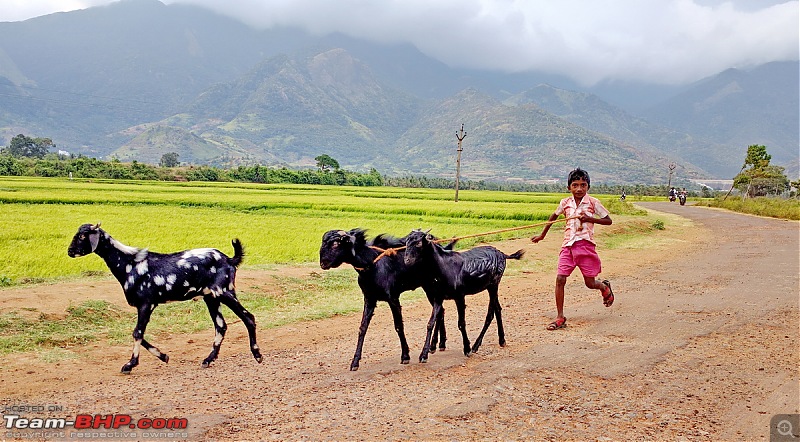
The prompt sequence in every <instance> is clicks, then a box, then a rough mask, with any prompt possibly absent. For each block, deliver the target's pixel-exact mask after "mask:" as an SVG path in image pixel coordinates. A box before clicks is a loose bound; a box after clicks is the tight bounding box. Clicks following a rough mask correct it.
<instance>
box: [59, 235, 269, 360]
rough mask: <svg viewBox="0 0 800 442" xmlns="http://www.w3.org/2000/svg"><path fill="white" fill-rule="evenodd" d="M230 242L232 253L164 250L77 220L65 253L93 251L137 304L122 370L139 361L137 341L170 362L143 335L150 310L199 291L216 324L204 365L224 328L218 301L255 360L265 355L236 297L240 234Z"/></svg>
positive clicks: (214, 356) (253, 323) (252, 320)
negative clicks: (238, 325)
mask: <svg viewBox="0 0 800 442" xmlns="http://www.w3.org/2000/svg"><path fill="white" fill-rule="evenodd" d="M232 244H233V250H234V256H233V257H232V258H231V257H228V256H226V255H225V254H224V253H222V252H220V251H219V250H217V249H192V250H186V251H183V252H177V253H169V254H162V253H155V252H150V251H148V250H147V249H139V248H135V247H129V246H126V245H125V244H122V243H121V242H119V241H117V240H115V239H114V238H112V237H111V235H109V234H108V233H106V232H105V231H104V230H103V229H101V228H100V224H99V223H98V224H96V225H93V224H84V225H82V226H80V228H79V229H78V232H77V233H76V234H75V237H74V238H72V243H71V244H70V245H69V249H68V251H67V254H68V255H69V256H70V257H72V258H75V257H78V256H86V255H90V254H91V253H96V254H97V255H99V256H100V257H101V258H103V260H104V261H105V262H106V265H108V268H109V269H110V270H111V273H113V274H114V277H116V278H117V280H118V281H119V283H120V284H121V285H122V290H123V292H124V293H125V299H126V300H127V301H128V304H130V305H131V306H133V307H136V310H137V313H138V319H137V322H136V328H134V329H133V355H132V356H131V360H130V361H129V362H128V363H127V364H125V365H123V366H122V372H123V373H130V372H131V370H132V369H133V367H136V366H137V365H139V350H140V347H144V348H145V349H147V350H148V351H149V352H150V353H152V354H154V355H155V356H156V357H157V358H158V359H161V360H162V361H164V362H169V356H167V355H166V353H161V351H159V350H158V349H157V348H156V347H154V346H153V345H151V344H150V343H149V342H147V341H146V340H145V339H144V333H145V329H146V328H147V323H148V322H149V321H150V314H151V313H152V312H153V310H154V309H155V308H156V306H157V305H159V304H163V303H165V302H169V301H186V300H189V299H192V298H194V297H197V296H202V297H203V300H204V301H205V303H206V306H207V307H208V312H209V314H210V315H211V320H212V322H213V323H214V328H215V329H216V338H215V339H214V344H213V345H212V348H211V354H209V355H208V357H207V358H205V360H203V367H208V366H209V365H210V364H211V363H212V362H214V361H215V360H216V359H217V356H218V355H219V349H220V346H221V345H222V340H223V339H224V338H225V332H226V331H227V329H228V326H227V325H226V324H225V319H223V318H222V314H221V313H220V311H219V306H220V304H223V305H226V306H227V307H228V308H230V309H231V310H232V311H233V312H234V313H235V314H236V316H238V317H239V318H241V320H242V322H244V325H245V327H247V333H248V334H249V336H250V351H251V352H252V353H253V357H255V358H256V361H258V362H259V363H260V362H261V361H262V360H263V358H262V356H261V352H260V351H259V349H258V344H257V343H256V321H255V318H254V317H253V315H252V314H251V313H250V312H248V311H247V310H246V309H245V308H244V307H242V304H240V303H239V300H238V299H237V298H236V291H235V279H236V267H238V266H239V264H241V262H242V258H243V257H244V249H243V248H242V244H241V243H240V242H239V240H238V239H234V240H233V241H232Z"/></svg>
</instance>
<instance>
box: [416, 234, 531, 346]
mask: <svg viewBox="0 0 800 442" xmlns="http://www.w3.org/2000/svg"><path fill="white" fill-rule="evenodd" d="M405 240H406V243H405V246H406V250H405V254H404V260H405V264H406V265H407V266H409V267H414V268H417V269H418V271H422V272H425V273H427V275H426V276H424V277H425V278H435V279H436V280H438V281H441V284H440V285H437V289H439V290H436V291H434V292H431V293H427V294H428V300H429V301H430V302H431V305H432V306H433V311H432V312H431V318H430V320H429V321H428V334H427V337H426V338H425V345H424V346H423V348H422V354H420V356H419V360H420V362H423V361H425V360H427V359H428V352H429V351H430V348H431V346H435V345H436V342H435V341H436V327H438V326H439V324H440V323H441V322H443V321H442V319H443V318H442V316H443V313H442V311H443V309H442V303H443V302H444V300H445V299H452V300H454V301H455V303H456V309H457V310H458V329H459V330H460V331H461V337H462V340H463V344H464V355H466V356H469V355H470V353H474V352H477V351H478V348H479V347H480V346H481V343H482V342H483V336H484V334H486V330H487V329H488V328H489V325H490V324H491V323H492V319H493V318H494V317H497V334H498V336H499V338H500V346H501V347H503V346H505V345H506V337H505V331H504V330H503V317H502V315H501V313H500V312H501V310H502V307H500V299H499V298H498V294H497V290H498V288H499V287H500V280H501V279H502V278H503V273H504V272H505V270H506V259H520V258H522V256H523V255H524V254H525V251H523V250H518V251H516V252H515V253H513V254H511V255H506V254H505V253H503V252H501V251H499V250H497V249H496V248H494V247H492V246H480V247H475V248H473V249H470V250H467V251H465V252H455V251H452V250H448V249H447V248H445V247H442V246H441V245H439V244H438V243H436V242H434V241H435V240H436V238H435V237H433V236H432V235H431V234H430V233H428V232H424V231H422V230H414V231H412V232H411V233H409V234H408V236H406V237H405ZM451 244H452V243H451ZM484 290H486V291H488V292H489V308H488V311H487V312H486V321H485V322H484V324H483V329H482V330H481V333H480V335H478V339H476V340H475V344H474V345H473V346H472V347H470V342H469V338H468V337H467V327H466V320H465V318H464V316H465V312H466V301H465V299H464V298H465V296H467V295H473V294H475V293H480V292H482V291H484ZM431 295H433V296H431ZM434 325H436V327H434ZM432 332H433V342H431V333H432Z"/></svg>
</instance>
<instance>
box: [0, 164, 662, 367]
mask: <svg viewBox="0 0 800 442" xmlns="http://www.w3.org/2000/svg"><path fill="white" fill-rule="evenodd" d="M565 196H566V194H527V193H511V192H479V191H463V192H461V193H460V201H459V202H458V203H455V202H453V201H451V198H452V192H451V191H442V190H430V189H392V188H345V187H330V186H299V185H255V184H236V183H191V184H187V183H154V184H150V183H148V184H146V185H145V184H142V183H141V182H135V183H127V182H114V181H107V182H104V181H99V180H98V181H93V182H68V181H66V180H52V179H51V180H48V179H29V178H28V179H6V178H5V177H0V210H2V211H3V217H0V255H2V256H13V257H14V259H13V260H6V261H5V262H4V264H3V267H2V268H0V287H2V286H6V288H0V295H2V291H3V290H8V288H7V287H8V286H11V287H13V286H16V285H21V284H33V283H42V282H44V283H57V282H59V281H66V280H74V279H78V278H81V279H99V278H110V274H109V271H108V269H107V267H106V265H105V263H104V262H103V261H102V259H100V258H99V257H98V256H95V255H91V256H89V257H83V258H78V259H71V258H69V257H67V254H66V249H67V246H68V245H69V242H70V240H71V238H72V235H73V234H74V233H75V231H76V230H77V227H78V226H79V225H80V224H82V223H86V222H98V221H102V222H103V227H104V228H105V229H106V230H107V231H108V232H109V233H110V234H111V235H112V236H114V237H115V238H116V239H117V240H119V241H121V242H123V243H125V244H128V245H131V246H135V247H143V248H144V247H147V248H149V249H151V250H154V251H158V252H172V251H178V250H183V249H187V248H193V247H209V246H211V247H216V248H219V249H220V250H222V251H223V252H225V253H230V252H231V246H230V240H231V238H233V237H238V238H240V239H241V240H242V242H243V244H244V246H245V253H246V257H245V264H244V266H243V269H247V268H254V269H255V268H269V269H278V270H280V268H281V267H282V266H285V265H292V266H297V265H309V266H312V265H313V266H314V267H316V265H315V264H311V263H315V262H316V260H317V259H318V250H319V244H320V238H321V236H322V234H323V233H324V232H325V231H327V230H330V229H350V228H355V227H362V228H366V229H368V230H369V233H370V234H371V235H375V234H378V233H384V232H386V233H389V234H392V235H396V236H402V235H404V234H406V233H408V232H409V231H410V230H411V229H413V228H432V229H433V231H432V232H433V233H434V234H435V235H437V236H438V237H440V238H450V237H454V236H463V235H469V234H474V233H479V232H486V231H494V230H500V229H505V228H510V227H519V226H525V225H530V224H537V223H541V222H543V221H545V220H546V219H547V218H548V216H549V215H550V214H551V213H552V211H553V210H554V209H555V207H556V205H557V203H558V201H559V200H560V199H561V198H564V197H565ZM600 198H601V200H602V201H603V203H604V205H606V207H607V208H608V209H609V210H610V211H611V213H612V214H613V215H612V216H613V218H614V221H615V222H614V225H613V228H614V229H617V230H615V231H611V230H609V231H607V232H606V231H605V230H606V229H600V231H599V232H600V233H599V235H600V236H601V237H602V238H603V241H606V246H607V247H626V246H628V245H630V244H639V245H642V244H645V245H644V246H646V244H647V243H648V241H645V240H643V238H651V239H652V238H653V237H657V236H659V235H660V233H659V232H660V230H659V229H658V228H657V227H656V226H657V223H656V221H659V219H658V218H655V217H653V216H650V215H648V214H647V211H645V210H641V209H638V208H636V207H634V206H633V205H632V204H631V203H630V202H620V201H619V200H618V198H616V197H615V196H610V195H609V196H604V195H601V196H600ZM267 201H268V202H267ZM661 223H662V224H661V225H662V226H663V221H661ZM669 223H670V221H668V222H667V227H669ZM540 229H541V227H539V228H538V230H540ZM556 230H558V229H555V228H554V230H553V231H552V232H553V233H555V232H556ZM536 231H537V229H525V230H517V231H512V232H507V233H502V234H494V235H489V236H484V237H479V238H472V239H466V240H463V241H460V242H459V243H458V246H457V247H458V248H459V249H465V248H469V247H471V246H472V245H474V244H476V243H478V242H492V241H500V240H506V239H514V238H522V237H529V236H531V235H532V234H533V233H535V232H536ZM637 246H638V245H637ZM545 262H546V260H529V262H528V264H527V265H526V267H530V268H532V269H536V270H537V271H538V270H541V269H543V268H544V266H545V265H546V264H545ZM513 272H514V270H513V269H512V274H513ZM122 296H123V295H122V293H121V291H120V297H122ZM238 296H239V298H240V300H241V301H242V303H243V305H245V306H246V307H247V309H248V310H250V311H251V312H252V313H253V314H254V315H255V316H256V319H257V322H258V324H259V329H262V330H263V329H269V328H271V327H277V326H281V325H284V324H289V323H295V322H298V321H307V320H314V319H319V318H327V317H331V316H335V315H344V314H349V313H352V312H357V311H360V310H361V308H362V303H363V297H362V294H361V292H360V290H359V288H358V285H357V284H356V277H355V274H354V273H353V271H352V270H351V269H349V268H342V269H334V270H329V271H325V272H322V271H320V272H311V276H310V277H308V278H296V277H291V276H286V275H281V276H276V277H275V279H274V281H272V283H271V284H270V285H269V287H252V288H248V290H240V291H239V292H238ZM421 299H424V293H423V292H422V291H421V290H416V291H414V292H411V293H406V294H404V295H403V302H404V303H406V302H415V301H418V300H421ZM22 313H31V312H14V311H12V312H6V313H3V314H0V354H9V353H17V352H30V351H34V352H36V353H37V354H38V355H39V357H40V358H42V359H46V360H65V359H70V358H74V357H79V356H78V355H76V353H77V352H75V351H73V350H75V349H77V348H80V347H81V346H85V345H87V344H89V343H93V342H105V343H107V344H110V345H127V344H130V342H131V332H132V329H133V327H134V325H135V321H136V314H135V311H134V310H133V309H128V308H124V307H118V306H117V305H115V304H112V303H108V302H106V301H100V300H88V301H85V302H82V303H80V304H78V305H74V306H70V307H69V308H67V309H66V311H65V312H64V313H63V314H59V315H44V314H40V315H39V316H38V317H36V318H33V319H31V315H30V314H22ZM33 313H34V314H35V313H36V312H35V311H33ZM223 314H224V316H225V318H226V320H227V321H228V323H229V324H236V323H240V321H239V319H238V318H237V317H236V316H235V315H233V313H232V312H230V311H229V310H228V309H227V308H223ZM203 331H207V332H208V333H209V339H211V336H213V325H212V324H211V320H210V318H209V316H208V311H207V309H206V306H205V303H204V302H202V301H201V300H197V301H186V302H178V303H170V304H166V305H162V306H159V307H158V308H157V309H156V310H155V311H154V312H153V316H152V320H151V322H150V324H149V325H148V329H147V336H149V338H148V339H152V340H153V342H155V343H157V342H158V341H159V340H162V339H164V337H167V336H169V335H171V334H187V333H196V332H203ZM164 350H165V351H169V349H167V348H165V349H164Z"/></svg>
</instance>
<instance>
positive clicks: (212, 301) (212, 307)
mask: <svg viewBox="0 0 800 442" xmlns="http://www.w3.org/2000/svg"><path fill="white" fill-rule="evenodd" d="M203 301H205V302H206V306H207V307H208V314H209V315H211V322H213V323H214V331H215V335H214V343H213V344H212V345H211V353H209V354H208V357H207V358H205V359H204V360H203V364H202V367H203V368H208V366H210V365H211V363H212V362H214V361H216V360H217V357H218V356H219V349H220V347H221V346H222V341H223V340H224V339H225V332H226V331H228V325H227V324H226V323H225V318H223V317H222V314H221V313H220V312H219V300H218V299H217V298H212V297H210V296H206V297H204V298H203Z"/></svg>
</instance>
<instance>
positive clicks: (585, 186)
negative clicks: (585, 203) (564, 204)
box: [569, 179, 589, 198]
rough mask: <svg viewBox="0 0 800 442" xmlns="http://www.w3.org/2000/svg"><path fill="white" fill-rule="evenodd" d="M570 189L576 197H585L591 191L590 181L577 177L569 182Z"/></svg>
mask: <svg viewBox="0 0 800 442" xmlns="http://www.w3.org/2000/svg"><path fill="white" fill-rule="evenodd" d="M569 191H570V193H572V196H574V197H575V198H583V197H584V195H586V194H587V193H588V192H589V183H587V182H586V181H584V180H583V179H577V180H575V181H573V182H571V183H569Z"/></svg>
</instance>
